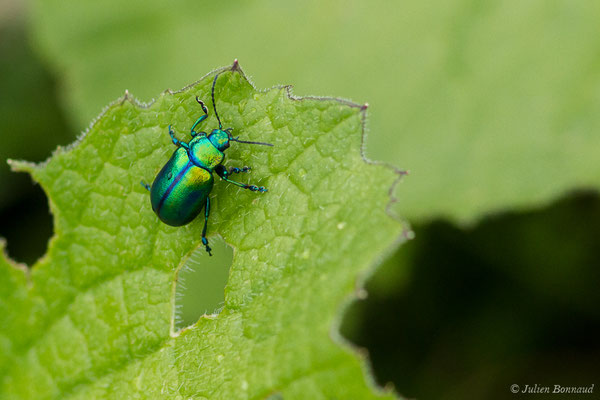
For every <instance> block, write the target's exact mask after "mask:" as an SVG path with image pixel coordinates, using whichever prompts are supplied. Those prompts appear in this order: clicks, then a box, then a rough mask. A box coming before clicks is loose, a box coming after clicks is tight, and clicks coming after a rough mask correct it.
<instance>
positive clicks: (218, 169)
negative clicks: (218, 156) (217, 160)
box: [215, 164, 268, 193]
mask: <svg viewBox="0 0 600 400" xmlns="http://www.w3.org/2000/svg"><path fill="white" fill-rule="evenodd" d="M215 172H216V173H217V175H219V177H220V178H221V179H223V180H224V181H225V182H229V183H232V184H234V185H237V186H239V187H241V188H244V189H249V190H251V191H253V192H262V193H264V192H266V191H268V189H267V188H266V187H264V186H255V185H247V184H245V183H240V182H236V181H232V180H231V179H229V178H228V176H229V171H227V168H225V167H224V166H223V165H221V164H219V165H217V167H216V168H215Z"/></svg>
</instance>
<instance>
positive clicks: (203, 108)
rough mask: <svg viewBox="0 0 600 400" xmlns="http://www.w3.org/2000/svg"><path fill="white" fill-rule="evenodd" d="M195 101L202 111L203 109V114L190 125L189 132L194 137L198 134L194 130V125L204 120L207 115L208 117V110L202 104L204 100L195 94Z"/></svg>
mask: <svg viewBox="0 0 600 400" xmlns="http://www.w3.org/2000/svg"><path fill="white" fill-rule="evenodd" d="M196 101H197V102H198V104H200V107H202V111H204V115H202V116H201V117H200V118H198V119H197V120H196V122H194V125H192V129H190V134H191V135H192V137H195V136H197V135H198V132H196V131H195V130H194V129H195V128H196V126H197V125H198V124H199V123H200V122H202V121H204V120H205V119H206V118H207V117H208V110H207V109H206V106H205V105H204V102H203V101H202V100H200V99H199V98H198V96H196Z"/></svg>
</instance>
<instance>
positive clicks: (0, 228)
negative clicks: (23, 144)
mask: <svg viewBox="0 0 600 400" xmlns="http://www.w3.org/2000/svg"><path fill="white" fill-rule="evenodd" d="M15 175H16V177H12V179H11V183H12V184H13V185H12V186H11V187H17V188H19V191H18V196H16V198H15V199H13V201H10V202H8V204H2V207H0V221H2V223H1V224H0V237H3V238H5V239H6V250H7V252H8V255H9V256H10V258H12V259H13V260H15V261H17V262H23V263H25V264H27V265H29V266H31V265H32V264H33V263H35V261H36V260H37V259H38V258H40V257H41V256H43V255H44V253H45V252H46V247H47V245H48V240H49V239H50V237H51V236H52V216H51V215H50V212H49V211H48V199H47V198H46V195H45V194H44V192H43V190H42V188H41V187H40V186H39V185H34V184H33V183H32V182H31V178H30V177H29V176H27V175H26V174H23V173H21V174H15ZM13 182H15V183H13Z"/></svg>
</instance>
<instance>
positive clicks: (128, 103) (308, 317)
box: [0, 64, 405, 400]
mask: <svg viewBox="0 0 600 400" xmlns="http://www.w3.org/2000/svg"><path fill="white" fill-rule="evenodd" d="M235 66H236V65H235V64H234V68H233V69H232V72H225V73H223V74H222V75H221V78H220V79H219V82H218V87H217V90H216V99H217V104H218V108H219V113H220V115H221V118H222V120H223V122H224V125H225V126H227V127H229V126H231V127H233V128H235V132H237V133H239V135H240V136H241V137H243V138H244V139H247V140H261V141H267V142H271V143H274V145H275V147H273V148H267V147H264V146H251V145H243V144H238V145H233V146H232V147H231V148H230V149H228V150H227V164H228V165H230V166H232V165H233V166H236V165H237V166H240V165H250V166H252V167H253V173H252V174H251V175H250V176H249V177H247V178H246V179H251V181H252V183H255V184H259V185H265V186H267V187H268V188H269V192H268V193H266V194H257V193H252V192H249V191H245V190H242V189H240V188H237V187H234V186H232V185H227V184H224V183H219V182H217V184H216V185H215V188H214V190H213V193H212V195H211V202H212V207H211V219H210V223H209V227H208V229H209V233H210V235H212V237H213V238H214V235H217V234H218V235H220V236H222V238H223V239H224V240H225V241H226V242H227V243H229V244H230V245H231V246H232V247H234V248H235V252H234V259H233V265H232V267H231V270H230V275H229V280H228V283H227V288H226V293H225V307H224V309H223V310H222V311H221V313H220V314H218V315H213V316H205V317H203V318H201V319H200V320H199V321H198V322H197V323H196V324H195V325H193V326H191V327H189V328H187V329H185V330H183V331H179V332H176V331H175V330H174V325H173V317H174V289H175V284H176V280H177V273H178V268H179V266H181V265H182V264H183V263H184V262H185V260H186V257H187V256H189V255H190V254H191V253H192V252H193V251H194V250H195V249H196V248H197V247H198V245H199V244H200V240H199V239H200V236H201V230H202V225H203V221H201V220H197V221H194V222H192V223H191V224H189V225H187V226H185V227H179V228H174V227H170V226H167V225H164V224H162V223H161V222H159V220H158V219H157V217H156V215H154V213H153V212H152V210H151V207H150V201H149V196H148V193H147V192H146V191H145V189H144V188H142V186H141V185H140V184H139V182H140V179H143V180H146V181H151V180H152V179H153V178H154V176H155V174H156V173H157V172H158V170H159V169H160V168H161V167H162V165H163V164H164V163H165V162H166V160H167V159H168V158H169V155H170V154H171V153H172V152H173V149H174V147H173V145H172V143H171V141H170V138H169V135H168V133H167V126H168V125H169V124H172V125H173V126H174V127H175V130H176V132H177V135H178V136H179V137H180V138H183V137H184V136H187V135H188V133H187V132H188V131H187V129H189V127H190V126H191V125H192V123H193V121H194V119H195V118H197V117H198V115H199V112H200V109H199V107H198V104H197V103H196V101H195V96H196V95H198V96H200V98H202V99H204V100H205V101H206V102H207V105H208V107H209V109H210V85H211V82H212V76H208V77H205V78H204V79H202V80H201V81H199V82H198V83H196V84H194V85H192V86H191V87H189V88H187V89H185V90H183V91H181V92H177V93H165V94H163V95H161V96H160V97H159V98H158V99H157V100H156V102H154V103H153V104H152V105H150V106H147V107H146V106H141V105H139V104H137V103H136V102H135V101H134V100H132V99H131V97H130V96H128V95H126V96H125V97H123V98H122V99H121V100H120V101H118V102H116V103H114V104H113V105H112V106H110V107H109V108H108V109H107V110H106V111H105V113H104V114H103V115H102V116H101V118H99V119H98V120H97V121H96V122H95V123H94V124H93V125H92V127H91V128H90V130H89V132H87V134H86V135H85V136H84V137H83V138H82V139H81V140H80V141H79V142H78V143H76V144H75V145H73V146H72V147H71V148H69V149H67V150H58V151H57V152H56V153H55V154H54V155H53V156H52V158H50V159H49V160H48V161H47V162H46V163H44V164H42V165H33V164H28V163H23V162H19V163H14V164H13V166H14V167H15V168H17V169H22V170H27V171H29V172H30V173H31V174H32V175H33V177H34V179H35V180H36V181H38V182H39V183H40V184H41V185H42V187H43V188H44V190H45V191H46V192H47V193H48V196H49V198H50V206H51V209H52V212H53V214H54V218H55V230H56V234H55V236H54V237H53V238H52V240H51V243H50V246H49V251H48V254H47V255H46V256H45V257H44V258H43V259H42V260H41V261H39V262H38V263H37V264H36V265H35V266H33V268H32V270H31V273H30V274H29V273H28V272H27V271H24V270H23V269H18V268H15V267H14V266H13V265H11V264H10V263H9V262H8V261H6V260H5V259H2V261H0V275H1V276H0V375H1V378H0V397H2V398H3V399H36V400H40V399H66V398H71V399H93V398H102V399H113V398H114V399H122V398H139V399H145V398H161V399H165V398H173V399H188V398H194V399H264V398H269V396H270V397H271V398H283V399H306V398H310V399H331V398H337V399H348V398H353V399H359V398H360V399H368V398H376V397H377V398H379V397H381V398H394V396H393V395H392V394H391V393H389V392H388V393H387V394H386V393H384V392H381V391H380V390H379V389H376V388H374V385H373V384H372V382H371V380H370V379H371V378H370V377H369V376H368V373H367V372H366V370H365V366H364V362H363V361H361V360H360V359H359V357H357V354H356V353H355V352H354V351H352V349H350V348H349V347H348V346H347V345H346V344H344V343H342V341H341V339H340V337H339V335H338V333H337V327H338V323H339V320H340V315H341V311H342V307H341V306H342V305H343V304H345V303H347V301H348V300H349V299H351V298H353V295H355V294H356V292H357V291H358V290H360V284H361V282H362V279H363V278H364V276H365V274H366V273H367V272H368V271H369V270H370V269H371V268H370V267H372V266H373V265H374V264H376V263H377V261H378V260H377V259H378V257H380V255H381V254H382V253H384V252H386V251H389V250H391V249H392V248H393V247H394V245H395V244H397V242H398V238H399V237H400V234H401V233H402V231H403V229H405V228H403V226H402V224H401V223H399V222H398V221H397V220H396V219H394V218H392V217H390V216H389V215H388V213H387V212H386V207H387V204H388V203H389V201H390V197H389V193H390V186H391V185H392V184H393V183H394V182H395V181H396V180H397V179H398V178H399V175H398V173H397V171H394V170H392V169H391V168H389V167H387V166H383V165H375V164H371V163H367V162H365V160H364V159H363V158H362V155H361V151H360V148H361V140H362V130H363V123H364V114H365V112H364V108H361V107H360V106H358V105H355V104H351V103H347V102H343V101H339V100H335V99H315V98H306V99H297V98H290V97H289V92H288V88H285V87H281V88H273V89H270V90H267V91H258V90H256V89H254V88H253V86H252V85H251V84H250V83H249V82H248V81H247V80H246V78H245V77H244V76H243V74H242V73H241V72H240V70H239V69H237V68H235ZM214 126H216V119H215V118H214V116H213V115H212V113H211V115H210V117H209V118H208V120H207V121H205V122H204V123H203V127H204V128H205V129H207V130H208V129H210V127H214ZM209 239H210V238H209Z"/></svg>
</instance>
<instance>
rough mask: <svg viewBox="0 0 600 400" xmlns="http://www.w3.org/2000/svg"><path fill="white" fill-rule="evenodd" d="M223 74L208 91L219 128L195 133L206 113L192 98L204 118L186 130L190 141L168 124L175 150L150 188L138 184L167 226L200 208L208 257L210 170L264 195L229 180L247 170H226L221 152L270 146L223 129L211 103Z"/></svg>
mask: <svg viewBox="0 0 600 400" xmlns="http://www.w3.org/2000/svg"><path fill="white" fill-rule="evenodd" d="M223 72H224V71H222V72H219V73H217V74H216V75H215V78H214V80H213V83H212V90H211V98H212V104H213V109H214V111H215V116H216V117H217V121H218V123H219V127H218V128H217V129H213V130H212V132H211V133H210V134H207V133H206V132H196V131H195V129H196V127H197V126H198V125H199V124H200V123H201V122H202V121H204V120H205V119H206V118H207V117H208V110H207V109H206V106H205V105H204V102H202V100H200V99H199V98H198V96H196V101H197V102H198V104H200V107H202V111H203V112H204V115H202V116H200V117H199V118H198V119H197V120H196V122H194V124H193V125H192V128H191V129H190V134H191V136H192V139H191V140H190V141H189V142H187V143H186V142H183V141H181V140H179V139H177V138H176V137H175V133H174V132H173V129H172V128H171V125H169V135H170V136H171V140H172V142H173V144H174V145H175V146H177V149H176V150H175V151H174V152H173V155H171V158H170V159H169V161H167V163H166V164H165V165H164V166H163V168H162V169H161V170H160V172H159V173H158V175H156V178H155V179H154V182H152V186H150V185H148V184H147V183H144V181H142V182H141V184H142V186H143V187H144V188H146V189H147V190H148V191H149V192H150V202H151V204H152V210H153V211H154V212H155V213H156V215H157V216H158V218H159V219H160V220H161V221H162V222H164V223H165V224H167V225H171V226H182V225H186V224H188V223H190V222H192V221H193V220H194V219H195V218H196V217H197V216H198V214H200V212H201V211H202V209H204V228H203V229H202V244H203V245H204V246H205V248H206V251H207V252H208V254H209V255H211V256H212V253H211V250H212V249H211V248H210V246H209V245H208V240H207V239H206V226H207V224H208V216H209V215H210V197H209V194H210V192H211V190H212V188H213V184H214V179H213V174H212V173H213V171H214V172H216V174H217V175H218V176H219V177H220V178H221V179H222V180H224V181H226V182H229V183H231V184H234V185H237V186H239V187H241V188H244V189H248V190H251V191H253V192H262V193H264V192H267V189H266V188H265V187H264V186H256V185H247V184H244V183H240V182H236V181H233V180H231V179H229V176H230V175H231V174H236V173H242V172H250V167H243V168H237V167H233V168H229V169H227V168H226V167H225V166H224V165H223V160H224V159H225V154H224V151H225V150H226V149H228V148H229V145H230V142H237V143H247V144H258V145H264V146H273V145H272V144H270V143H263V142H249V141H244V140H240V139H239V137H234V136H233V135H232V134H231V131H232V130H233V128H226V129H223V125H222V124H221V119H220V118H219V114H218V113H217V106H216V104H215V85H216V83H217V79H218V78H219V75H221V73H223Z"/></svg>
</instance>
